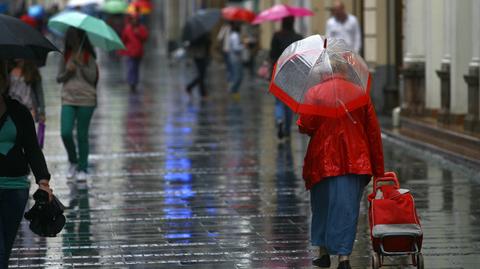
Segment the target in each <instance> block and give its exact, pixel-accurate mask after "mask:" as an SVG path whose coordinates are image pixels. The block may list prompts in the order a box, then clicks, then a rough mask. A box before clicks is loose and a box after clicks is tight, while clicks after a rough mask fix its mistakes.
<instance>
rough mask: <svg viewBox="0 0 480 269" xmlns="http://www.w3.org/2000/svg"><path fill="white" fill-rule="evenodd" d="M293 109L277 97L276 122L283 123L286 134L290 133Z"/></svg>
mask: <svg viewBox="0 0 480 269" xmlns="http://www.w3.org/2000/svg"><path fill="white" fill-rule="evenodd" d="M292 114H293V113H292V110H291V109H290V108H289V107H288V106H287V105H285V104H284V103H282V101H280V100H278V99H275V121H276V123H277V124H278V123H283V128H285V129H284V130H283V131H284V132H283V133H284V134H289V133H290V128H291V126H292Z"/></svg>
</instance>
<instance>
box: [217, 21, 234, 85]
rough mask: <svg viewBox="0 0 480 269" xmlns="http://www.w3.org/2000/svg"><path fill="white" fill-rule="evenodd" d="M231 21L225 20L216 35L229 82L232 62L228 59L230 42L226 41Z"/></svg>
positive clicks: (229, 81)
mask: <svg viewBox="0 0 480 269" xmlns="http://www.w3.org/2000/svg"><path fill="white" fill-rule="evenodd" d="M232 23H233V22H229V21H227V22H225V23H224V24H223V25H222V27H221V28H220V30H219V31H218V35H217V42H218V43H219V44H220V46H221V52H222V56H223V62H224V63H225V70H226V72H227V82H228V83H231V81H232V76H233V75H232V74H233V70H232V64H231V63H230V59H229V51H230V43H229V42H228V36H229V35H230V31H231V26H232Z"/></svg>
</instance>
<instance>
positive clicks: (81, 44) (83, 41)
mask: <svg viewBox="0 0 480 269" xmlns="http://www.w3.org/2000/svg"><path fill="white" fill-rule="evenodd" d="M86 36H87V34H85V35H84V36H83V37H82V42H80V47H78V50H77V58H78V57H79V56H80V52H81V51H82V48H83V43H85V38H86Z"/></svg>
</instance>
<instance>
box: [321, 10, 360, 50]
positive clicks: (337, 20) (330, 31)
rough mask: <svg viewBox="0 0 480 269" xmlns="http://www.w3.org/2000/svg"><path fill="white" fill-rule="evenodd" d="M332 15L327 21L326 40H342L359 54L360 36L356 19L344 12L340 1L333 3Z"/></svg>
mask: <svg viewBox="0 0 480 269" xmlns="http://www.w3.org/2000/svg"><path fill="white" fill-rule="evenodd" d="M332 15H333V16H332V17H331V18H329V19H328V21H327V26H326V36H327V38H328V37H333V38H336V39H343V40H345V42H346V43H347V45H349V46H350V47H351V48H352V50H353V51H354V52H356V53H359V52H360V49H361V48H362V34H361V32H360V25H359V23H358V20H357V18H356V17H355V16H354V15H351V14H348V13H347V12H346V11H345V5H344V4H343V2H342V1H335V3H334V4H333V7H332Z"/></svg>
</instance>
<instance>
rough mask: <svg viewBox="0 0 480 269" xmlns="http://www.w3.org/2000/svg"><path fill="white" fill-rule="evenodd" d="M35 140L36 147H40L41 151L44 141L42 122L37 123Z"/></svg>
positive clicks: (43, 125)
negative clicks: (36, 140) (36, 141)
mask: <svg viewBox="0 0 480 269" xmlns="http://www.w3.org/2000/svg"><path fill="white" fill-rule="evenodd" d="M37 139H38V145H39V146H40V148H41V149H43V144H44V141H45V123H43V122H40V123H38V128H37Z"/></svg>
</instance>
